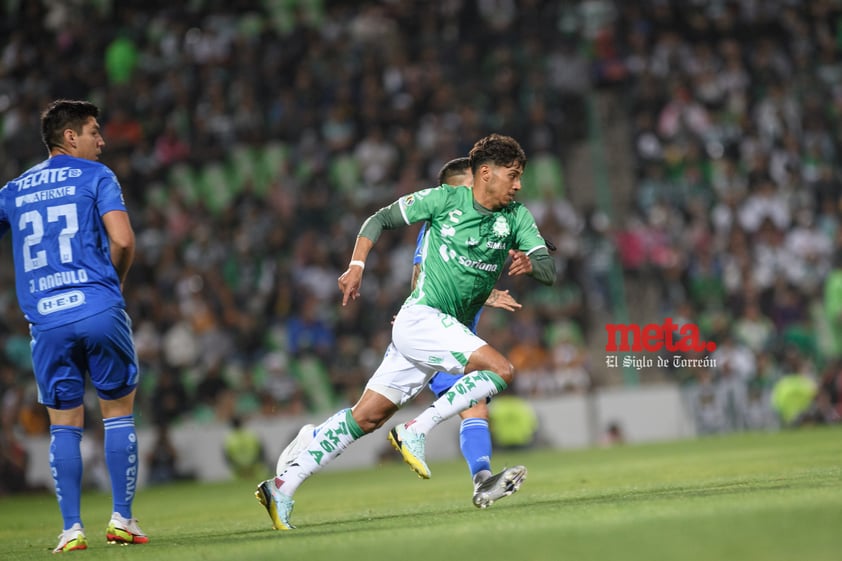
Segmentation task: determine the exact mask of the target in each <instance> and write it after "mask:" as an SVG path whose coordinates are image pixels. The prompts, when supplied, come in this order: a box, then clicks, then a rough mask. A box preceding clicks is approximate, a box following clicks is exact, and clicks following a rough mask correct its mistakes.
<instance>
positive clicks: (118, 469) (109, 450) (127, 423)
mask: <svg viewBox="0 0 842 561" xmlns="http://www.w3.org/2000/svg"><path fill="white" fill-rule="evenodd" d="M103 424H104V425H105V465H106V466H107V467H108V474H109V475H110V476H111V495H112V497H113V500H114V509H113V510H114V512H117V513H119V514H120V515H121V516H122V517H123V518H127V519H130V518H131V517H132V501H133V500H134V495H135V491H136V490H137V463H138V458H137V434H136V433H135V428H134V417H133V416H132V415H125V416H123V417H112V418H110V419H105V420H103Z"/></svg>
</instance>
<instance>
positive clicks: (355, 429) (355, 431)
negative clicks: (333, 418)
mask: <svg viewBox="0 0 842 561" xmlns="http://www.w3.org/2000/svg"><path fill="white" fill-rule="evenodd" d="M345 424H347V425H348V430H350V431H351V436H353V437H354V440H356V439H358V438H361V437H363V436H365V433H364V432H363V429H361V428H360V425H358V424H357V421H355V420H354V416H353V415H351V410H350V409H348V412H347V413H345Z"/></svg>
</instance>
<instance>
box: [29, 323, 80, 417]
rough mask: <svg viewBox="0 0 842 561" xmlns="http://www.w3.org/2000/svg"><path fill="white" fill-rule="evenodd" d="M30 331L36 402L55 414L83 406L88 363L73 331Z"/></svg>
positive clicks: (59, 328) (54, 329) (66, 329)
mask: <svg viewBox="0 0 842 561" xmlns="http://www.w3.org/2000/svg"><path fill="white" fill-rule="evenodd" d="M29 331H30V334H31V336H32V340H31V341H30V347H31V349H32V371H33V372H34V374H35V384H36V386H37V387H38V402H39V403H42V404H44V405H45V406H46V407H49V408H51V409H58V410H67V409H73V408H75V407H78V406H80V405H82V403H83V401H84V397H85V370H86V368H87V363H86V361H85V356H84V353H83V352H82V351H81V349H80V348H79V346H78V345H77V341H76V334H75V329H74V327H73V326H72V325H70V326H59V327H54V328H52V329H44V330H42V329H39V328H38V327H37V326H35V325H32V326H30V329H29Z"/></svg>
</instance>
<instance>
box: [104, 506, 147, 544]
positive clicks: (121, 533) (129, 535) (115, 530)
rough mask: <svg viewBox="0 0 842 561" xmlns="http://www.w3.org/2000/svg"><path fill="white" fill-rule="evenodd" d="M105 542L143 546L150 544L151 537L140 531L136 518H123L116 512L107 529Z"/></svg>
mask: <svg viewBox="0 0 842 561" xmlns="http://www.w3.org/2000/svg"><path fill="white" fill-rule="evenodd" d="M105 541H106V542H108V543H110V544H121V545H130V544H142V543H149V536H147V535H146V534H145V533H144V532H143V530H141V529H140V526H139V525H138V523H137V519H136V518H123V517H122V516H121V515H120V513H119V512H115V513H113V514H112V515H111V521H110V522H109V523H108V528H106V529H105Z"/></svg>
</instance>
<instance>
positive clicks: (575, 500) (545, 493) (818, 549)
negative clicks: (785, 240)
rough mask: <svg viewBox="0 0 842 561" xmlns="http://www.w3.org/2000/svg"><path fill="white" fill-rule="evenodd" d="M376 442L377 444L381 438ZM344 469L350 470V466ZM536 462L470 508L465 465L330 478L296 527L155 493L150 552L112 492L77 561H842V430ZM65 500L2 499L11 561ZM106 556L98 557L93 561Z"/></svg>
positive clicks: (48, 542) (55, 525) (501, 459)
mask: <svg viewBox="0 0 842 561" xmlns="http://www.w3.org/2000/svg"><path fill="white" fill-rule="evenodd" d="M369 438H376V436H374V437H369ZM338 461H340V462H341V461H342V459H341V458H340V459H339V460H338ZM516 463H523V464H525V465H526V466H527V467H528V468H529V478H528V480H527V482H526V483H525V484H524V486H523V488H522V489H521V491H520V493H518V494H516V495H514V496H512V497H510V498H507V499H504V500H503V501H500V502H498V503H497V504H495V505H494V506H492V507H491V508H489V509H487V510H482V511H481V510H477V509H476V508H474V507H473V506H472V505H471V502H470V485H469V481H468V475H467V469H466V468H465V466H464V464H463V463H461V462H460V461H453V462H447V463H437V464H433V465H431V468H432V470H433V478H432V479H431V480H430V481H422V480H420V479H418V478H417V477H415V476H414V475H413V474H412V473H411V472H410V471H409V469H408V468H407V467H406V466H405V465H403V464H402V463H399V462H395V463H393V464H387V465H383V466H380V467H378V468H376V469H371V470H365V471H353V472H351V471H329V472H327V473H322V474H318V475H316V476H315V477H314V478H313V479H311V480H310V481H308V482H307V483H305V484H304V485H303V486H302V487H301V489H300V490H299V492H298V494H297V495H296V501H297V504H296V507H295V511H294V513H293V523H295V524H296V525H298V528H299V529H298V530H295V531H291V532H276V531H273V530H271V524H270V522H269V518H268V516H267V515H266V513H265V511H264V510H263V508H262V507H261V506H260V505H259V504H258V503H257V501H255V500H254V498H253V496H252V493H253V491H254V486H255V483H256V482H250V481H249V482H239V483H235V482H227V483H221V484H212V485H211V484H205V485H198V484H179V485H172V486H166V487H157V488H145V489H142V490H141V491H140V493H139V494H138V497H137V499H136V501H135V515H136V516H138V518H140V521H141V524H142V526H143V528H144V529H145V530H146V531H147V532H148V533H149V535H150V536H151V540H152V541H151V542H150V543H149V544H147V545H144V546H134V547H117V546H107V545H106V544H105V543H104V527H105V524H106V523H107V517H108V515H109V513H110V499H109V497H108V496H107V495H103V494H100V493H90V494H86V495H85V496H84V497H83V506H82V508H83V511H82V514H83V518H84V520H85V521H86V524H87V533H88V538H89V543H90V546H89V549H88V551H84V552H74V553H72V554H71V555H73V557H74V558H77V557H78V558H80V559H83V558H85V557H86V556H87V557H88V558H92V559H93V558H95V559H132V560H165V559H173V560H178V561H193V560H197V561H198V560H201V561H212V560H217V559H219V560H231V559H234V560H242V561H246V560H249V561H251V560H263V559H265V560H272V561H277V560H278V559H295V560H307V561H317V560H322V559H324V560H339V559H343V560H344V559H349V560H354V561H355V560H358V559H359V560H365V561H378V560H381V559H382V560H387V559H388V560H389V561H414V560H424V561H433V560H436V561H439V560H442V561H444V560H451V559H464V560H474V559H476V560H480V561H497V560H500V561H503V560H505V561H526V560H553V561H557V560H571V561H572V560H575V561H590V560H606V561H607V560H611V561H636V560H640V561H644V560H645V561H659V560H670V561H672V560H680V561H695V560H711V561H714V560H715V561H726V560H731V559H733V560H739V561H753V560H758V561H760V560H762V561H778V560H779V561H792V560H798V561H801V560H807V561H823V560H827V561H831V560H832V561H838V560H839V559H840V553H839V547H840V546H839V540H840V536H842V533H840V532H842V530H840V528H842V467H840V466H842V427H836V428H817V429H805V430H801V431H797V432H782V433H775V434H741V435H733V436H728V437H717V438H707V439H701V440H695V441H684V442H675V443H665V444H651V445H640V446H625V447H618V448H611V449H591V450H579V451H562V452H559V451H534V452H518V453H513V454H497V455H496V456H495V458H494V465H495V467H498V468H499V467H502V466H503V465H514V464H516ZM60 526H61V520H60V517H59V514H58V508H57V506H56V503H55V499H54V497H53V496H52V495H34V496H26V497H12V498H9V497H6V498H3V499H0V559H3V560H4V561H18V560H30V559H44V558H45V557H46V556H47V555H50V553H49V551H50V549H51V548H52V547H54V546H55V543H56V540H55V536H56V535H57V534H58V532H59V530H60ZM91 556H93V557H91Z"/></svg>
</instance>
